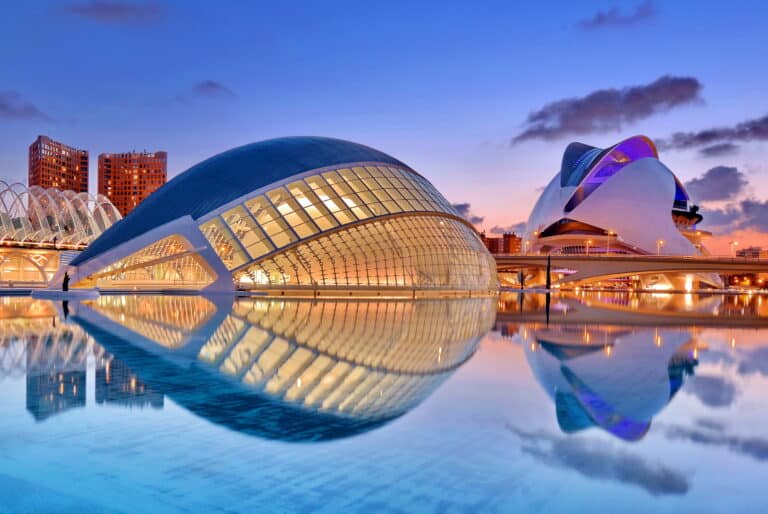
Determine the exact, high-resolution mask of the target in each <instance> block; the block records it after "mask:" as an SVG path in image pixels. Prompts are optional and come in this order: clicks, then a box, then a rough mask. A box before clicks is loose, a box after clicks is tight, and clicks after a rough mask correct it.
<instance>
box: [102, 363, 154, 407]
mask: <svg viewBox="0 0 768 514" xmlns="http://www.w3.org/2000/svg"><path fill="white" fill-rule="evenodd" d="M96 403H98V404H116V405H121V406H123V407H153V408H156V409H162V408H163V395H162V393H159V392H157V391H155V390H153V389H152V388H151V387H149V386H147V385H146V384H145V383H144V382H142V381H141V379H140V378H139V377H138V375H136V374H135V373H133V371H131V370H130V369H129V368H128V367H127V366H126V365H125V364H124V363H123V362H122V361H119V360H117V359H115V358H114V356H112V355H110V354H105V355H104V356H102V357H101V359H99V362H98V366H97V367H96Z"/></svg>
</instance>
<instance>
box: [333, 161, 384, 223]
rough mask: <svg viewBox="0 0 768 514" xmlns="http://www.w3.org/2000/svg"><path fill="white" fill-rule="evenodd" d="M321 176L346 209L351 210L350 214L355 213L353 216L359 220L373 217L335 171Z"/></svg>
mask: <svg viewBox="0 0 768 514" xmlns="http://www.w3.org/2000/svg"><path fill="white" fill-rule="evenodd" d="M323 176H324V177H325V178H326V180H328V183H329V184H331V186H332V187H333V190H334V191H336V193H337V194H338V195H339V198H341V201H342V202H344V204H345V205H346V206H347V207H349V208H350V209H352V212H354V213H355V216H357V217H358V218H359V219H361V220H364V219H367V218H370V217H371V216H373V214H372V213H371V211H370V210H368V208H367V207H366V206H365V205H364V204H363V201H362V200H361V199H360V197H359V196H357V195H356V194H355V193H354V192H353V191H352V188H351V187H350V186H349V185H348V184H347V183H346V182H345V181H344V179H343V178H341V176H340V175H339V174H337V173H336V172H335V171H331V172H328V173H324V174H323Z"/></svg>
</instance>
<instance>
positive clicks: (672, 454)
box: [0, 291, 768, 513]
mask: <svg viewBox="0 0 768 514" xmlns="http://www.w3.org/2000/svg"><path fill="white" fill-rule="evenodd" d="M767 405H768V298H765V299H764V298H763V297H762V296H758V295H745V296H735V295H696V294H691V295H672V294H654V295H649V294H645V295H643V294H631V293H605V292H602V293H599V292H584V291H581V292H578V293H567V294H566V293H563V294H558V295H553V296H551V297H547V296H544V295H535V294H525V295H521V294H502V295H501V296H500V297H498V298H463V299H459V298H445V299H420V300H402V299H399V300H388V299H380V300H365V299H350V300H340V299H325V300H320V299H312V300H302V299H289V298H284V299H282V298H281V299H270V298H265V297H246V298H234V297H228V296H214V297H202V296H183V295H179V296H152V295H127V296H102V297H100V298H98V299H94V300H84V301H82V302H68V303H62V302H49V301H45V300H38V299H33V298H28V297H0V455H2V464H1V465H0V512H366V513H369V512H473V513H474V512H548V513H549V512H586V511H589V512H618V511H620V512H696V513H700V512H733V511H739V510H740V511H742V512H759V511H765V509H766V508H768V499H766V498H765V495H764V494H761V489H760V487H761V486H762V483H763V481H764V478H765V477H768V436H766V435H765V429H764V427H765V425H766V422H768V410H767V409H766V406H767Z"/></svg>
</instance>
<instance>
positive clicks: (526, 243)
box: [523, 239, 531, 255]
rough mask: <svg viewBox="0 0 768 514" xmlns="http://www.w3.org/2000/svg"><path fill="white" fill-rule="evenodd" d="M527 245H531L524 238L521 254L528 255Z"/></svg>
mask: <svg viewBox="0 0 768 514" xmlns="http://www.w3.org/2000/svg"><path fill="white" fill-rule="evenodd" d="M529 246H531V242H530V241H529V240H527V239H526V240H525V245H524V247H525V248H524V249H523V255H528V247H529Z"/></svg>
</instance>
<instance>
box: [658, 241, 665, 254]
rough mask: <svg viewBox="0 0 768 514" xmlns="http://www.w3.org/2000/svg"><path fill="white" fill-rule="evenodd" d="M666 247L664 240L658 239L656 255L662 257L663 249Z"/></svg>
mask: <svg viewBox="0 0 768 514" xmlns="http://www.w3.org/2000/svg"><path fill="white" fill-rule="evenodd" d="M662 246H664V240H663V239H658V240H657V241H656V255H661V247H662Z"/></svg>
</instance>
